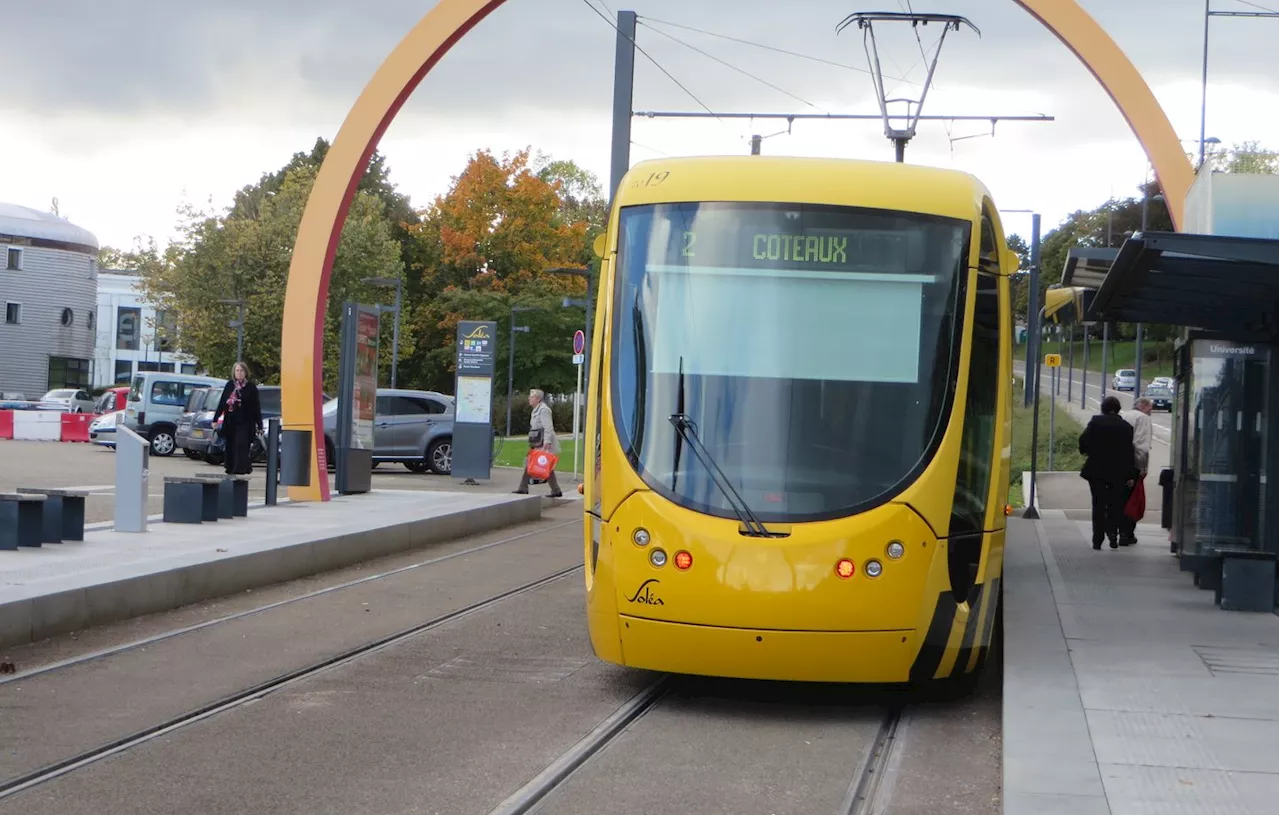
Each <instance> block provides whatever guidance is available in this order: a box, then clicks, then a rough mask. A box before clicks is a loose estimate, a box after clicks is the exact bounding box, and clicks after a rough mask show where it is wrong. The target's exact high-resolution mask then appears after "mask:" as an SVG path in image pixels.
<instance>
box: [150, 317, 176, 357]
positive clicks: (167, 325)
mask: <svg viewBox="0 0 1280 815" xmlns="http://www.w3.org/2000/svg"><path fill="white" fill-rule="evenodd" d="M155 327H156V338H155V347H156V350H157V351H171V350H173V338H174V337H176V336H177V335H178V321H177V320H176V319H174V317H173V315H172V314H171V313H169V312H167V311H159V310H157V311H156V326H155Z"/></svg>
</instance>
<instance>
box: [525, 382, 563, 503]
mask: <svg viewBox="0 0 1280 815" xmlns="http://www.w3.org/2000/svg"><path fill="white" fill-rule="evenodd" d="M545 398H546V394H544V393H543V392H542V391H540V390H538V389H537V388H534V389H533V390H531V391H529V407H531V408H533V412H532V413H531V414H530V416H529V449H530V450H545V451H547V452H548V453H556V454H559V452H560V439H558V438H556V429H555V427H554V426H553V425H552V423H551V408H550V407H549V406H548V405H547V403H546V402H544V401H543V399H545ZM547 485H548V486H550V487H551V497H552V498H559V497H561V495H563V493H561V492H560V484H559V483H558V482H557V481H556V471H555V470H554V469H553V470H552V471H551V477H550V478H548V479H547ZM514 492H515V493H516V495H527V494H528V493H529V469H528V468H527V467H526V468H525V471H524V473H522V474H521V475H520V486H519V487H518V488H517V489H516V490H515V491H514Z"/></svg>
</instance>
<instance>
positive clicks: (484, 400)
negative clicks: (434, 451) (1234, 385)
mask: <svg viewBox="0 0 1280 815" xmlns="http://www.w3.org/2000/svg"><path fill="white" fill-rule="evenodd" d="M497 337H498V324H497V323H496V322H492V321H478V320H463V321H462V322H460V323H458V351H457V374H456V377H457V382H456V385H455V387H454V393H456V394H457V397H456V402H457V407H456V408H455V410H454V418H453V471H452V475H453V477H454V478H462V479H465V481H463V483H464V484H475V483H476V479H477V478H485V479H487V478H489V467H490V464H491V456H490V454H491V451H492V447H493V368H494V360H495V358H496V357H497V353H498V342H497ZM509 401H510V400H508V402H509Z"/></svg>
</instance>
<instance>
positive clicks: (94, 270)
mask: <svg viewBox="0 0 1280 815" xmlns="http://www.w3.org/2000/svg"><path fill="white" fill-rule="evenodd" d="M97 276H98V260H97V258H89V277H97Z"/></svg>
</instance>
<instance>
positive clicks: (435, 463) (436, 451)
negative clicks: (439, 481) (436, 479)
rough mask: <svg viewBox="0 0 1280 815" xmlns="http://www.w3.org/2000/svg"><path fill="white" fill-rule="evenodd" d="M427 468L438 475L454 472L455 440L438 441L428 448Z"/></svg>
mask: <svg viewBox="0 0 1280 815" xmlns="http://www.w3.org/2000/svg"><path fill="white" fill-rule="evenodd" d="M427 466H428V467H430V468H431V472H433V473H435V474H436V475H449V474H450V473H452V472H453V438H452V437H450V438H444V439H436V440H435V441H433V442H431V446H430V447H428V448H427Z"/></svg>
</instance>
